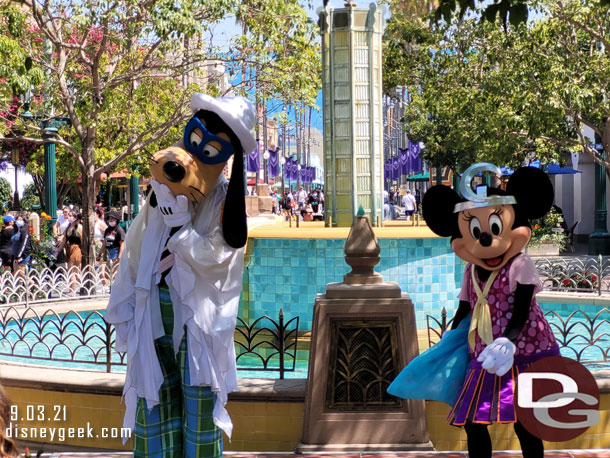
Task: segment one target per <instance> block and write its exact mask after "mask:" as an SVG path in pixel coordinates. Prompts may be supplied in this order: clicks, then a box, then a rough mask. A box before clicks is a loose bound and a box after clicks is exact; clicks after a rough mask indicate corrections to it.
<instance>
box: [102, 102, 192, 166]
mask: <svg viewBox="0 0 610 458" xmlns="http://www.w3.org/2000/svg"><path fill="white" fill-rule="evenodd" d="M185 100H186V98H185V96H184V95H183V96H182V100H180V103H178V104H177V105H176V109H175V110H174V112H173V113H172V115H171V116H170V117H169V120H168V121H166V122H164V123H163V124H160V125H156V126H153V127H151V128H150V129H148V130H146V131H144V132H142V133H140V134H139V135H138V137H137V138H136V139H135V140H134V141H133V142H132V144H131V145H130V146H129V147H128V148H127V149H126V150H125V151H123V152H122V153H121V154H119V155H118V156H116V157H115V158H113V159H112V160H110V161H108V162H107V163H106V164H104V165H102V166H101V167H98V168H97V169H96V170H95V172H94V177H97V176H99V175H100V174H101V173H103V172H107V171H108V170H111V169H112V168H114V167H115V166H116V165H117V164H118V163H119V162H121V161H122V160H123V159H125V158H126V157H128V156H130V155H131V154H133V153H135V152H136V151H138V150H140V149H142V148H145V147H146V146H147V145H150V144H151V143H154V142H156V141H157V140H159V139H160V138H161V137H162V136H163V135H165V134H166V133H167V132H168V131H169V129H170V128H171V127H172V126H174V125H176V124H177V123H178V122H180V121H181V120H185V119H187V118H188V116H189V115H188V114H185V113H182V109H183V107H184V105H185ZM155 131H157V132H156V133H155V134H154V135H152V136H151V137H149V138H147V139H146V140H144V141H142V139H143V138H144V137H146V136H147V135H149V134H150V133H151V132H155Z"/></svg>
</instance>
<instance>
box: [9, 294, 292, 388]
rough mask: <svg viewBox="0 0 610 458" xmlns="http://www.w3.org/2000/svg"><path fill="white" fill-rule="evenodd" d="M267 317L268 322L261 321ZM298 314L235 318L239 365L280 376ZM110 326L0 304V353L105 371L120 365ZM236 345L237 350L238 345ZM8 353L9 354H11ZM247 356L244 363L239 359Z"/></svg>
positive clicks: (96, 317) (81, 316) (98, 319)
mask: <svg viewBox="0 0 610 458" xmlns="http://www.w3.org/2000/svg"><path fill="white" fill-rule="evenodd" d="M263 322H268V323H270V324H269V325H268V326H261V323H263ZM298 333H299V318H298V317H296V318H293V319H291V320H289V321H288V322H287V323H284V314H283V311H280V316H279V320H278V321H275V320H273V319H272V318H270V317H268V316H263V317H261V318H259V319H257V320H255V321H253V322H252V323H250V324H248V323H246V322H245V321H244V320H242V319H238V326H237V329H236V340H235V346H236V349H237V351H236V356H237V362H238V369H240V370H261V371H262V370H265V371H276V372H277V371H279V373H280V378H284V374H285V373H286V372H292V371H294V370H295V366H296V359H297V343H298ZM114 344H115V329H114V326H112V325H110V324H108V323H106V322H105V321H104V317H103V315H102V313H100V312H98V311H93V312H81V313H77V312H74V311H70V312H68V313H66V314H63V315H60V314H58V313H56V312H54V311H53V310H46V311H44V312H42V313H39V312H38V311H37V310H36V309H33V308H31V307H28V308H26V309H18V308H16V307H13V306H8V307H6V308H2V309H0V355H3V356H10V357H13V358H23V359H24V360H26V361H30V362H31V361H32V360H35V361H48V362H49V364H51V365H62V364H63V365H66V364H70V365H71V366H72V367H80V368H83V369H99V368H100V367H103V368H104V370H105V371H106V372H112V370H113V368H116V367H118V366H125V365H126V361H125V354H124V353H119V352H117V351H116V350H115V349H114ZM240 350H241V351H240ZM13 358H11V359H13ZM248 359H249V360H250V363H251V364H250V365H247V366H246V365H241V366H240V365H239V361H240V360H242V361H245V360H248Z"/></svg>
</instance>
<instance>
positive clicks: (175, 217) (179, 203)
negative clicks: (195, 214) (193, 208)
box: [150, 179, 191, 227]
mask: <svg viewBox="0 0 610 458" xmlns="http://www.w3.org/2000/svg"><path fill="white" fill-rule="evenodd" d="M150 184H151V185H152V187H153V190H154V191H155V195H156V196H157V204H158V205H159V211H160V212H161V214H162V215H163V220H164V221H165V224H166V225H167V226H169V227H177V226H183V225H185V224H186V223H188V222H190V221H191V214H190V212H189V200H188V198H187V197H186V196H184V195H182V194H181V195H179V196H174V194H173V193H172V191H171V189H169V187H168V186H167V185H164V184H161V183H159V182H158V181H157V180H155V179H152V180H150Z"/></svg>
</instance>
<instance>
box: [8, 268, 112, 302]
mask: <svg viewBox="0 0 610 458" xmlns="http://www.w3.org/2000/svg"><path fill="white" fill-rule="evenodd" d="M117 270H118V265H114V266H113V267H111V266H110V265H109V264H102V265H99V266H95V267H94V266H86V267H84V268H82V269H81V268H78V267H71V268H69V269H67V268H64V267H55V268H53V269H51V268H45V269H42V270H34V269H31V270H28V271H25V272H16V273H11V272H10V271H5V272H2V274H1V275H0V307H1V306H2V305H9V304H10V305H12V306H17V305H23V306H26V307H27V306H29V305H30V304H36V303H40V302H49V301H56V300H66V299H70V298H84V297H93V296H107V295H109V294H110V285H111V284H112V280H114V277H115V276H116V272H117Z"/></svg>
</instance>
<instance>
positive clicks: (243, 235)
mask: <svg viewBox="0 0 610 458" xmlns="http://www.w3.org/2000/svg"><path fill="white" fill-rule="evenodd" d="M244 195H245V190H244V159H243V155H242V151H241V148H239V149H237V150H236V151H235V155H234V156H233V168H232V169H231V179H230V180H229V188H228V189H227V197H226V199H225V206H224V211H223V214H222V233H223V235H224V237H225V241H226V242H227V244H228V245H229V246H230V247H233V248H241V247H243V246H244V245H245V244H246V241H247V240H248V223H247V220H246V198H245V196H244Z"/></svg>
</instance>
